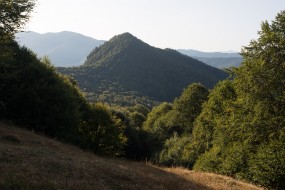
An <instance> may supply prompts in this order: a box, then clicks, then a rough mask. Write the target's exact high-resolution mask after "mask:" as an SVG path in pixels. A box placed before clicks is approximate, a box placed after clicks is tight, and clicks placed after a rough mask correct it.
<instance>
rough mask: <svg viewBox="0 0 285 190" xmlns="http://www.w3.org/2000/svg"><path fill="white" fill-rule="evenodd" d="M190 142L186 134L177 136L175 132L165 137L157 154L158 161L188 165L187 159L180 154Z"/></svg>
mask: <svg viewBox="0 0 285 190" xmlns="http://www.w3.org/2000/svg"><path fill="white" fill-rule="evenodd" d="M190 142H191V139H190V138H189V137H187V136H183V137H179V136H178V135H177V133H174V134H173V136H172V137H171V138H169V139H167V140H166V141H165V143H164V146H163V149H162V151H161V152H160V154H159V163H160V164H163V165H168V166H170V165H175V166H188V164H189V163H188V162H189V161H188V160H187V159H184V158H185V157H183V156H181V155H182V154H183V151H184V148H185V146H186V145H187V144H189V143H190Z"/></svg>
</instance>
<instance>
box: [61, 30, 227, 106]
mask: <svg viewBox="0 0 285 190" xmlns="http://www.w3.org/2000/svg"><path fill="white" fill-rule="evenodd" d="M59 71H60V72H63V73H64V74H69V75H71V76H72V77H74V78H75V79H76V80H77V81H78V83H79V86H80V87H81V88H82V89H86V91H87V92H95V93H104V92H105V94H112V93H113V92H112V89H113V90H114V89H118V88H119V89H122V90H121V91H122V92H124V91H125V92H128V91H134V92H137V93H138V94H140V95H142V96H147V97H150V98H151V99H154V100H156V101H172V100H173V99H174V98H175V97H177V96H179V95H180V94H181V92H182V90H183V88H185V87H187V86H188V85H189V84H191V83H193V82H200V83H202V84H203V85H205V86H207V87H208V88H212V87H213V86H214V85H215V84H216V83H217V81H219V80H222V79H225V78H226V77H227V74H226V73H225V72H224V71H222V70H219V69H216V68H214V67H211V66H209V65H206V64H205V63H203V62H200V61H198V60H196V59H193V58H191V57H188V56H186V55H182V54H181V53H179V52H177V51H175V50H171V49H164V50H163V49H159V48H155V47H152V46H150V45H148V44H147V43H144V42H143V41H141V40H139V39H137V38H136V37H134V36H133V35H131V34H130V33H124V34H121V35H118V36H115V37H113V38H112V39H111V40H110V41H108V42H105V43H104V44H103V45H102V46H100V47H98V48H95V49H94V50H93V51H92V52H91V53H90V54H89V56H88V57H87V60H86V62H85V63H84V65H83V66H81V67H77V68H65V69H64V68H61V69H59ZM107 86H109V87H108V89H106V87H107ZM98 89H101V92H100V91H99V92H98ZM110 89H111V90H110Z"/></svg>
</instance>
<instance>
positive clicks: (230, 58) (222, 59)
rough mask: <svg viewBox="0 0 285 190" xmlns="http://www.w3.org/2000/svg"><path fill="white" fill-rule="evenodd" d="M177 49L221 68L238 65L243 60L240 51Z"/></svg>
mask: <svg viewBox="0 0 285 190" xmlns="http://www.w3.org/2000/svg"><path fill="white" fill-rule="evenodd" d="M177 51H179V52H180V53H182V54H184V55H188V56H190V57H193V58H195V59H198V60H199V61H202V62H204V63H206V64H208V65H211V66H213V67H216V68H220V69H222V68H229V67H238V66H239V65H240V64H241V62H242V56H241V55H240V54H239V53H238V52H231V53H225V52H202V51H197V50H193V49H178V50H177Z"/></svg>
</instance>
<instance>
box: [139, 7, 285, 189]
mask: <svg viewBox="0 0 285 190" xmlns="http://www.w3.org/2000/svg"><path fill="white" fill-rule="evenodd" d="M284 34H285V11H282V12H281V13H279V14H278V15H277V16H276V19H275V20H274V21H273V22H272V24H269V23H268V22H263V23H262V25H261V31H260V32H259V38H258V39H257V40H253V41H251V42H250V44H249V46H248V47H245V48H244V49H243V50H242V53H241V54H242V56H243V58H244V61H243V62H242V64H241V66H240V67H239V68H233V69H229V70H228V72H229V73H230V74H231V77H229V78H228V79H227V80H224V81H221V82H219V83H218V84H217V85H216V86H215V88H214V89H212V90H210V91H208V90H207V89H206V88H205V87H203V86H202V85H200V84H192V85H190V86H189V87H187V88H186V89H185V90H184V92H183V93H182V95H181V96H180V97H179V98H176V99H175V101H174V102H173V103H171V104H169V103H162V104H160V105H159V106H157V107H155V108H154V109H153V110H152V111H151V112H150V113H149V114H148V116H147V118H146V120H145V121H144V122H143V124H142V126H141V128H142V131H143V132H146V133H147V138H146V139H147V143H146V144H147V145H148V146H147V147H148V148H149V149H148V153H147V156H148V158H149V159H150V160H152V161H153V162H155V163H158V164H163V165H168V166H184V167H188V168H192V169H194V170H199V171H208V172H214V173H219V174H223V175H229V176H233V177H236V178H239V179H245V180H248V181H251V182H253V183H256V184H259V185H262V186H264V187H268V188H272V189H285V180H284V179H285V148H284V147H285V66H284V63H285V51H284V49H285V38H284ZM144 140H145V139H144Z"/></svg>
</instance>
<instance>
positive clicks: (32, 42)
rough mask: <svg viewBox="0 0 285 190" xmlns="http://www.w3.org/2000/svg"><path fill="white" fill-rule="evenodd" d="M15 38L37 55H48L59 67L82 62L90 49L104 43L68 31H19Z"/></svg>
mask: <svg viewBox="0 0 285 190" xmlns="http://www.w3.org/2000/svg"><path fill="white" fill-rule="evenodd" d="M16 40H17V41H18V42H19V44H20V45H25V46H26V47H28V48H30V49H31V50H33V51H34V52H35V53H37V54H38V56H39V57H42V56H45V55H47V56H49V58H50V59H51V62H52V64H54V65H55V66H61V67H70V66H78V65H80V64H83V63H84V61H85V59H86V56H87V55H88V54H89V53H90V51H91V50H92V49H93V48H94V47H97V46H100V45H101V44H103V43H104V41H103V40H96V39H94V38H91V37H87V36H84V35H82V34H78V33H74V32H68V31H63V32H58V33H45V34H39V33H36V32H21V33H17V34H16Z"/></svg>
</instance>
